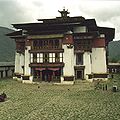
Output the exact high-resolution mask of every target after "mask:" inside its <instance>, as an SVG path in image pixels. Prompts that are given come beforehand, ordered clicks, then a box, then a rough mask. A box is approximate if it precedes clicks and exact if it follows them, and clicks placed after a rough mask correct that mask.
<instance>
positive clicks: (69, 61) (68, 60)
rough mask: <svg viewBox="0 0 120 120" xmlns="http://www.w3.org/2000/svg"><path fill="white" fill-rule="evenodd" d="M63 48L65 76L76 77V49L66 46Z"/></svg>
mask: <svg viewBox="0 0 120 120" xmlns="http://www.w3.org/2000/svg"><path fill="white" fill-rule="evenodd" d="M62 47H63V49H64V53H63V62H64V63H65V66H64V68H63V76H74V47H73V48H67V46H66V45H63V46H62Z"/></svg>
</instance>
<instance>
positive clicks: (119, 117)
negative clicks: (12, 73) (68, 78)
mask: <svg viewBox="0 0 120 120" xmlns="http://www.w3.org/2000/svg"><path fill="white" fill-rule="evenodd" d="M114 80H117V82H116V83H115V84H118V87H119V86H120V81H119V80H120V76H116V77H115V78H114ZM109 81H110V82H108V83H107V84H108V90H107V91H103V90H94V85H93V83H88V82H86V81H85V82H78V83H77V84H75V85H53V84H51V83H41V84H39V85H37V84H34V85H33V84H22V83H20V82H18V81H15V80H12V79H3V80H0V93H2V92H3V91H5V92H6V93H7V95H8V99H7V100H6V101H5V102H1V103H0V120H120V91H118V92H116V93H113V92H112V90H111V89H112V84H113V80H112V79H111V80H109ZM102 84H103V83H102ZM38 86H39V88H38ZM68 89H69V90H68Z"/></svg>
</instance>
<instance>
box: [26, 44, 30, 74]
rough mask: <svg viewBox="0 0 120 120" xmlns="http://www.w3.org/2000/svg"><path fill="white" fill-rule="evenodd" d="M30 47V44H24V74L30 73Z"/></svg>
mask: <svg viewBox="0 0 120 120" xmlns="http://www.w3.org/2000/svg"><path fill="white" fill-rule="evenodd" d="M30 49H31V47H30V46H26V49H25V67H24V75H30V74H31V69H30V67H29V64H30V53H29V50H30Z"/></svg>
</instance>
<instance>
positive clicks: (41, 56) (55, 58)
mask: <svg viewBox="0 0 120 120" xmlns="http://www.w3.org/2000/svg"><path fill="white" fill-rule="evenodd" d="M30 62H31V63H43V62H44V63H48V62H49V63H55V62H63V53H31V55H30Z"/></svg>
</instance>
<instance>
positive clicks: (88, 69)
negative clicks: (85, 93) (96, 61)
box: [83, 52, 91, 79]
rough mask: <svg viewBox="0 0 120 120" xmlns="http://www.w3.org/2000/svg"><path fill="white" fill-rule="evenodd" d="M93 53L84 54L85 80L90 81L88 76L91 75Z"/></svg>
mask: <svg viewBox="0 0 120 120" xmlns="http://www.w3.org/2000/svg"><path fill="white" fill-rule="evenodd" d="M90 55H91V53H90V52H85V53H84V54H83V64H84V65H85V70H84V78H85V79H88V74H91V57H90Z"/></svg>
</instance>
